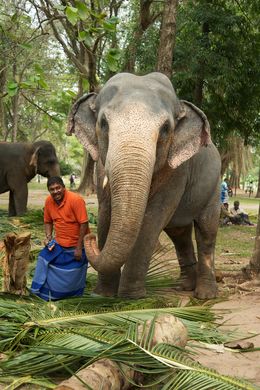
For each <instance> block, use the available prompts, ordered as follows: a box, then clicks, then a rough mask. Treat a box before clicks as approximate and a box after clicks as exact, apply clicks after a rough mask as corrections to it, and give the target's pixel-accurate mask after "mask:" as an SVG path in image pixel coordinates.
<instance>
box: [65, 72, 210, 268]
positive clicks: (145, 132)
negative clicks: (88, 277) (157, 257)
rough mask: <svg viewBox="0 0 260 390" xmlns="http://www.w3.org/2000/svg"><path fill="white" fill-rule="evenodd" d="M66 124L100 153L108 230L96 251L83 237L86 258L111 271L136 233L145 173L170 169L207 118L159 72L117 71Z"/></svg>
mask: <svg viewBox="0 0 260 390" xmlns="http://www.w3.org/2000/svg"><path fill="white" fill-rule="evenodd" d="M68 132H69V134H71V133H73V132H74V133H75V135H76V136H77V138H78V139H79V141H80V142H81V143H82V144H83V146H84V147H85V148H86V149H87V150H88V151H89V153H90V154H91V156H92V158H93V160H95V161H97V160H98V159H100V160H101V162H102V164H103V166H104V169H105V175H106V176H105V182H104V184H105V183H106V181H107V180H108V183H109V188H110V192H111V222H110V229H109V232H108V237H107V240H106V243H105V245H104V247H103V249H102V251H101V252H99V251H98V249H97V248H96V247H95V246H93V245H91V240H90V241H89V240H88V239H86V241H85V247H86V251H87V254H88V258H89V261H90V263H91V264H92V265H93V267H94V268H95V269H96V270H97V271H99V272H101V273H103V274H106V273H111V271H118V270H119V269H120V267H121V266H122V265H123V264H124V263H125V261H126V259H127V256H128V255H129V253H130V252H131V250H132V248H133V245H134V244H135V241H136V239H137V237H138V233H139V231H140V227H141V225H142V221H143V217H144V213H145V210H146V205H147V202H148V197H149V193H150V188H151V183H152V179H153V176H154V175H156V173H157V172H158V171H160V170H161V169H165V168H166V169H176V168H177V167H178V166H179V165H181V164H182V163H184V162H185V161H187V160H188V159H190V158H192V156H193V155H194V154H195V153H197V152H198V151H199V150H200V147H201V146H204V145H207V144H208V143H209V142H210V133H209V124H208V121H207V119H206V117H205V115H204V114H203V113H202V112H201V111H200V110H199V109H198V108H197V107H195V106H193V105H192V104H191V103H188V102H185V101H180V100H178V98H177V97H176V94H175V92H174V89H173V87H172V84H171V82H170V80H169V79H168V78H167V77H166V76H164V75H163V74H161V73H151V74H149V75H146V76H135V75H132V74H128V73H121V74H118V75H116V76H114V77H112V78H111V79H110V80H109V81H108V82H107V83H106V84H105V86H104V87H103V88H102V89H101V91H100V93H99V94H98V95H96V94H94V93H91V94H88V95H86V96H83V97H82V98H81V99H79V101H78V102H76V103H75V104H74V106H73V108H72V110H71V113H70V116H69V124H68ZM169 167H170V168H169ZM122 231H123V232H124V234H122Z"/></svg>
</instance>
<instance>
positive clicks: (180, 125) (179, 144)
mask: <svg viewBox="0 0 260 390" xmlns="http://www.w3.org/2000/svg"><path fill="white" fill-rule="evenodd" d="M180 105H181V110H180V113H181V114H180V115H179V118H178V119H177V120H178V122H177V125H176V127H175V130H174V134H173V140H172V143H171V146H170V149H169V155H168V163H169V165H170V167H171V168H173V169H175V168H177V167H178V166H179V165H181V164H182V163H184V162H185V161H187V160H189V159H190V158H191V157H192V156H194V154H196V153H198V152H199V150H200V148H201V147H202V146H207V145H209V143H210V142H211V137H210V127H209V122H208V120H207V117H206V115H205V114H204V112H202V111H201V110H200V109H199V108H198V107H196V106H194V105H193V104H192V103H190V102H187V101H185V100H182V101H181V102H180Z"/></svg>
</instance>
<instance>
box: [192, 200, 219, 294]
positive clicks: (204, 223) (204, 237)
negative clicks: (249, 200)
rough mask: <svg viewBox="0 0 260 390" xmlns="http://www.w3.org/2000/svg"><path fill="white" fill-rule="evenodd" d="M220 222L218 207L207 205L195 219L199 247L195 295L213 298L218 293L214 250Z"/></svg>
mask: <svg viewBox="0 0 260 390" xmlns="http://www.w3.org/2000/svg"><path fill="white" fill-rule="evenodd" d="M218 222H219V210H218V207H214V206H211V207H207V208H205V209H204V211H203V213H202V214H201V215H200V217H199V219H198V220H197V221H195V223H194V226H195V237H196V241H197V249H198V267H197V280H196V289H195V294H194V295H195V296H196V297H197V298H199V299H211V298H215V297H216V295H217V283H216V276H215V267H214V251H215V243H216V236H217V230H218Z"/></svg>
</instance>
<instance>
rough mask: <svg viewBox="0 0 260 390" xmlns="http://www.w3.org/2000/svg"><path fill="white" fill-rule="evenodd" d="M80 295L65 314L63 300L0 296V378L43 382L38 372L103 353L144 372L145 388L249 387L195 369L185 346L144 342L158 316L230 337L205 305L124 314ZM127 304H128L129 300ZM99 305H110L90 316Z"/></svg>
mask: <svg viewBox="0 0 260 390" xmlns="http://www.w3.org/2000/svg"><path fill="white" fill-rule="evenodd" d="M83 300H87V301H89V303H90V305H91V304H92V310H91V309H90V311H89V312H88V313H82V312H81V313H78V312H77V311H76V310H75V307H76V306H75V304H74V306H73V307H74V311H73V312H68V311H67V312H66V311H65V310H64V309H65V308H66V301H63V302H56V303H46V302H43V301H41V300H40V299H34V298H30V297H28V298H24V299H21V298H19V300H18V299H16V298H15V297H8V296H7V297H5V296H4V295H2V296H1V297H0V301H1V302H0V303H1V305H0V314H1V316H0V317H1V320H0V348H1V351H4V352H5V354H6V355H7V358H6V359H4V360H2V361H1V362H0V369H1V370H2V375H1V379H2V380H4V381H5V382H7V381H8V379H7V378H9V380H10V378H11V376H12V375H16V380H18V378H20V377H21V376H23V378H25V376H26V375H29V376H30V379H31V380H32V379H33V380H35V381H36V380H40V378H41V380H43V379H44V378H43V377H44V376H45V375H49V377H50V374H52V373H55V374H57V372H59V371H60V370H61V369H63V370H64V368H65V369H67V370H68V373H71V371H73V372H75V371H76V370H77V369H79V368H80V367H81V368H82V367H84V366H87V365H90V364H91V363H93V362H94V361H96V360H98V359H100V358H108V359H112V360H114V361H115V362H118V363H119V364H120V363H124V364H127V365H128V366H129V367H131V368H134V370H135V371H139V372H140V373H143V374H145V377H147V379H146V380H148V383H146V386H147V387H148V388H151V386H153V385H154V384H160V387H159V388H160V389H168V388H171V389H175V388H176V389H178V388H187V389H190V388H198V389H204V388H208V387H207V386H208V385H209V384H210V385H211V386H212V385H213V384H214V388H216V389H218V388H219V389H220V388H221V389H229V390H233V389H253V386H252V385H250V384H249V383H246V382H242V381H239V380H237V379H235V378H231V377H226V376H222V375H220V374H218V373H217V372H215V371H213V370H210V369H207V368H205V367H202V366H201V365H200V364H198V363H197V362H196V361H195V360H193V359H191V357H190V356H189V353H188V350H187V351H186V353H185V352H184V351H182V350H180V349H177V348H175V347H174V346H172V345H168V344H157V345H156V346H154V347H151V345H152V344H151V340H152V337H153V329H154V323H155V320H156V317H157V315H158V314H162V313H172V314H174V315H175V316H176V317H179V318H189V320H185V324H186V327H187V329H188V331H190V329H192V334H193V335H194V336H196V329H197V332H199V334H200V338H201V339H205V338H206V336H207V335H208V334H210V333H212V330H214V331H215V333H216V334H218V342H223V341H224V340H225V341H226V340H227V339H232V336H231V335H230V336H229V337H227V336H226V335H225V334H223V333H222V334H221V332H220V331H219V330H218V326H217V325H215V324H214V319H215V315H214V313H213V312H212V311H211V309H210V308H209V307H208V306H204V307H183V308H174V307H167V308H160V309H141V310H136V309H133V308H132V309H131V311H130V310H127V306H128V302H127V300H124V301H123V303H124V305H125V308H123V307H122V308H121V310H117V311H116V310H115V309H116V308H115V307H114V308H113V305H114V301H115V300H114V299H110V298H95V297H87V296H85V297H84V298H82V299H81V301H83ZM91 300H92V302H91ZM71 302H73V300H72V299H71ZM75 303H76V301H75ZM129 303H130V305H131V306H133V301H130V302H129ZM136 303H138V302H136ZM121 304H122V302H121ZM103 305H106V306H107V307H110V311H106V312H104V313H102V312H101V313H96V311H102V306H103ZM90 307H91V306H90ZM147 320H151V321H152V322H151V326H150V331H149V332H148V334H147V335H146V336H144V334H143V335H142V334H140V330H139V329H140V326H141V325H145V324H146V322H147ZM201 327H203V332H201V331H200V329H201ZM7 335H8V338H6V336H7ZM190 337H191V334H190ZM176 370H177V371H176ZM195 373H196V375H195ZM39 377H40V378H39ZM27 383H29V380H28V382H27ZM185 386H186V387H185ZM196 386H197V387H196ZM198 386H199V387H198ZM204 386H206V387H204Z"/></svg>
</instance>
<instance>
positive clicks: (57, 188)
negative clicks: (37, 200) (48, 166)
mask: <svg viewBox="0 0 260 390" xmlns="http://www.w3.org/2000/svg"><path fill="white" fill-rule="evenodd" d="M64 192H65V188H64V187H63V186H62V185H61V184H58V183H54V184H51V185H50V187H49V193H50V194H51V196H52V198H53V199H54V200H55V201H56V202H60V201H61V200H62V199H63V198H64Z"/></svg>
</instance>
